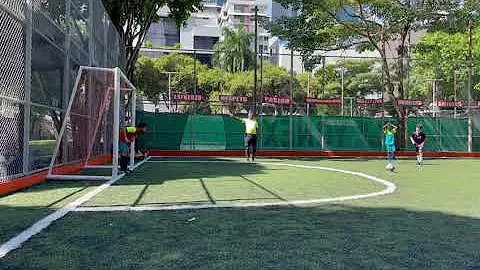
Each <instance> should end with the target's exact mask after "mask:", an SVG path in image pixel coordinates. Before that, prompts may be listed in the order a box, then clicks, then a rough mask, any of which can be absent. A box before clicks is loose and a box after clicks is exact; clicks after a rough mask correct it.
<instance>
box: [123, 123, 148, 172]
mask: <svg viewBox="0 0 480 270" xmlns="http://www.w3.org/2000/svg"><path fill="white" fill-rule="evenodd" d="M146 130H147V124H145V123H139V124H137V126H136V127H126V128H125V130H122V131H120V137H119V144H118V153H119V155H120V171H122V172H125V173H128V172H130V171H129V169H128V160H129V153H130V146H131V144H132V142H135V139H136V138H137V137H138V136H139V135H141V134H143V133H145V131H146Z"/></svg>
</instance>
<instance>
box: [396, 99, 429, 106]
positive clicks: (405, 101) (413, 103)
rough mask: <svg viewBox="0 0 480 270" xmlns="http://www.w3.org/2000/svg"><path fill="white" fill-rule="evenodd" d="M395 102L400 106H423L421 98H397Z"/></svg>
mask: <svg viewBox="0 0 480 270" xmlns="http://www.w3.org/2000/svg"><path fill="white" fill-rule="evenodd" d="M397 103H398V105H401V106H418V107H420V106H423V100H420V99H399V100H397Z"/></svg>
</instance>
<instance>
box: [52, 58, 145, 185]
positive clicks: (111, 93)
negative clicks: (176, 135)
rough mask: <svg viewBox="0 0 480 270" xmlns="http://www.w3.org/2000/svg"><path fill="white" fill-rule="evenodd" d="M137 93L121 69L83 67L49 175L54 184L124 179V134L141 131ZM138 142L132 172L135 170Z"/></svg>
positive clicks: (64, 118) (130, 156) (131, 166)
mask: <svg viewBox="0 0 480 270" xmlns="http://www.w3.org/2000/svg"><path fill="white" fill-rule="evenodd" d="M135 103H136V89H135V87H134V86H133V84H132V83H131V82H130V81H129V80H128V79H127V77H126V76H125V75H124V74H123V73H122V71H121V70H120V69H119V68H96V67H80V69H79V71H78V74H77V77H76V80H75V84H74V88H73V91H72V93H71V96H70V98H69V103H68V107H67V110H66V111H65V113H64V114H62V117H63V120H62V126H61V129H60V132H59V134H58V137H57V143H56V147H55V150H54V153H53V156H52V160H51V162H50V166H49V170H48V175H47V178H48V179H56V180H110V179H113V178H116V177H119V176H120V174H119V170H118V158H119V153H118V151H119V149H118V145H119V132H120V131H122V130H124V129H125V127H126V125H135ZM134 148H135V146H134V142H132V145H131V146H130V150H129V151H130V153H129V158H130V163H129V164H130V169H133V168H134V156H135V150H134Z"/></svg>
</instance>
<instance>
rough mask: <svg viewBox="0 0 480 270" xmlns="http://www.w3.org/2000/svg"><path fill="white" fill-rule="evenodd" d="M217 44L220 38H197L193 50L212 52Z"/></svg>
mask: <svg viewBox="0 0 480 270" xmlns="http://www.w3.org/2000/svg"><path fill="white" fill-rule="evenodd" d="M217 42H218V37H202V36H195V37H194V40H193V48H194V49H201V50H211V49H213V46H215V44H216V43H217Z"/></svg>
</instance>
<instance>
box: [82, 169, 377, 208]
mask: <svg viewBox="0 0 480 270" xmlns="http://www.w3.org/2000/svg"><path fill="white" fill-rule="evenodd" d="M383 188H384V186H383V185H382V184H379V183H375V182H372V181H370V180H368V179H364V178H361V177H358V176H353V175H347V174H341V173H337V172H329V171H322V170H312V169H303V168H292V167H281V166H274V165H270V164H268V163H265V164H246V163H238V162H235V161H225V163H147V164H145V165H144V166H143V167H142V168H141V169H140V171H139V172H138V173H135V174H133V175H130V176H128V177H125V178H123V179H122V180H120V181H118V182H117V183H115V184H114V185H113V186H111V187H110V188H109V189H107V190H106V191H104V192H102V193H101V194H99V195H97V196H96V197H95V198H93V199H92V200H90V201H89V202H87V203H86V205H87V206H112V205H115V206H134V205H162V204H196V203H204V204H205V203H209V204H222V203H234V202H235V203H239V202H280V201H294V200H313V199H323V198H329V197H340V196H347V195H355V194H365V193H372V192H376V191H380V190H382V189H383Z"/></svg>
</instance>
